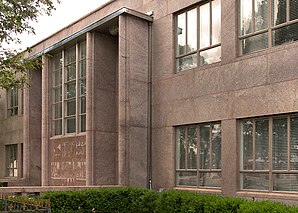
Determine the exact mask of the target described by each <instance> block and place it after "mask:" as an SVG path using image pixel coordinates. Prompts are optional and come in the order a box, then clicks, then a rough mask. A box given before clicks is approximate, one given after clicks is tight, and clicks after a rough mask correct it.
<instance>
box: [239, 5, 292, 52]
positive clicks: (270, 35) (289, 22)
mask: <svg viewBox="0 0 298 213" xmlns="http://www.w3.org/2000/svg"><path fill="white" fill-rule="evenodd" d="M242 1H243V0H238V44H239V48H238V49H239V55H240V56H243V55H247V54H251V53H255V52H259V51H264V50H266V49H271V48H272V47H275V46H280V45H284V44H289V43H292V42H295V41H288V42H284V43H281V44H275V45H273V31H274V30H278V29H281V28H283V27H286V26H291V25H294V24H298V17H297V18H296V19H294V20H290V0H286V5H287V6H286V21H285V22H284V23H281V24H277V25H275V24H274V23H273V18H272V17H273V16H272V14H273V9H272V7H273V3H272V2H273V0H268V8H267V9H268V17H267V18H268V23H267V25H268V26H267V28H265V29H261V30H255V22H256V21H255V9H254V7H255V0H251V4H252V6H251V7H252V13H251V17H252V18H251V20H252V21H251V22H252V32H251V33H248V34H243V35H242V33H241V30H242V29H241V20H242V17H241V2H242ZM297 12H298V11H297ZM265 33H267V34H268V41H267V44H266V45H267V48H263V49H259V50H255V51H251V52H247V53H243V48H242V43H241V42H242V40H245V39H248V38H253V37H255V36H259V35H262V34H265ZM296 41H298V39H297V40H296Z"/></svg>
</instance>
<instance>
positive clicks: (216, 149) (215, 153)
mask: <svg viewBox="0 0 298 213" xmlns="http://www.w3.org/2000/svg"><path fill="white" fill-rule="evenodd" d="M212 169H221V127H220V124H215V125H213V126H212Z"/></svg>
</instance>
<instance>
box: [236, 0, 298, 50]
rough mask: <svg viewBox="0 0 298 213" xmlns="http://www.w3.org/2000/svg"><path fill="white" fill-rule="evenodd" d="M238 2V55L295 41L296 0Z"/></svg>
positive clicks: (243, 0) (246, 0)
mask: <svg viewBox="0 0 298 213" xmlns="http://www.w3.org/2000/svg"><path fill="white" fill-rule="evenodd" d="M239 1H240V3H239V5H240V8H239V12H240V21H239V22H240V30H239V39H240V52H241V54H246V53H250V52H255V51H258V50H262V49H266V48H268V47H271V46H276V45H281V44H284V43H288V42H292V41H296V40H298V33H297V32H298V2H297V1H296V0H239ZM270 5H271V6H270ZM270 14H271V17H270Z"/></svg>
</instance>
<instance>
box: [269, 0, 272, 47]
mask: <svg viewBox="0 0 298 213" xmlns="http://www.w3.org/2000/svg"><path fill="white" fill-rule="evenodd" d="M272 1H273V0H269V8H268V9H269V10H268V11H269V12H268V16H269V17H268V21H269V23H268V42H269V44H268V47H269V48H271V47H272V21H273V20H272Z"/></svg>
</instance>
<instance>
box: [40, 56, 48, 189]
mask: <svg viewBox="0 0 298 213" xmlns="http://www.w3.org/2000/svg"><path fill="white" fill-rule="evenodd" d="M49 71H50V70H49V60H48V57H47V56H46V55H43V56H42V103H41V106H42V107H41V108H42V118H41V120H42V130H41V143H42V145H41V154H42V156H41V168H42V172H41V185H42V186H48V185H49V136H50V135H49V98H50V95H49Z"/></svg>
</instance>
